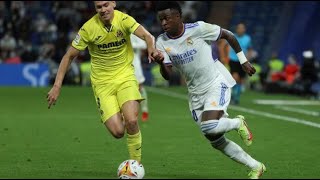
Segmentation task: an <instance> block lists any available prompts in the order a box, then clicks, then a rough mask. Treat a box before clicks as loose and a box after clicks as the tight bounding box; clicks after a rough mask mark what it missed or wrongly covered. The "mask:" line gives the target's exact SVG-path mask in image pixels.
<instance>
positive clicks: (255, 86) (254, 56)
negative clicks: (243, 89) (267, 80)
mask: <svg viewBox="0 0 320 180" xmlns="http://www.w3.org/2000/svg"><path fill="white" fill-rule="evenodd" d="M247 58H248V60H249V61H250V63H251V64H252V66H253V67H254V68H255V69H256V73H255V74H254V75H252V76H251V77H250V78H249V87H250V89H252V90H261V89H262V82H261V72H262V67H261V65H260V64H259V63H258V62H259V54H258V52H257V51H256V50H254V49H253V48H250V49H249V50H248V52H247Z"/></svg>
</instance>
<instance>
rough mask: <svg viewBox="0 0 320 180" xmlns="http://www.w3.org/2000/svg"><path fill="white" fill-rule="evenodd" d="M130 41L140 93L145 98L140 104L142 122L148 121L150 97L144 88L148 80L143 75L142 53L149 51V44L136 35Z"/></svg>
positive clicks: (132, 35)
mask: <svg viewBox="0 0 320 180" xmlns="http://www.w3.org/2000/svg"><path fill="white" fill-rule="evenodd" d="M130 39H131V44H132V48H133V52H134V58H133V66H134V72H135V75H136V78H137V80H138V82H139V91H140V93H141V96H142V98H144V100H143V101H141V103H140V106H141V111H142V114H141V120H142V121H147V120H148V118H149V111H148V95H147V91H146V89H145V88H144V86H143V83H144V81H145V80H146V78H145V77H144V75H143V71H142V66H141V52H142V51H143V50H145V49H147V43H146V42H145V41H144V40H142V39H140V38H139V37H137V36H136V35H134V34H131V36H130Z"/></svg>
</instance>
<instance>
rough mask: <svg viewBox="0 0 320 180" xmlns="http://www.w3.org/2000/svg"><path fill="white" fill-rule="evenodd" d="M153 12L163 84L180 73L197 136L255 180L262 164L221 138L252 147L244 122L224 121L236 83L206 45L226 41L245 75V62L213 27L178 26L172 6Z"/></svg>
mask: <svg viewBox="0 0 320 180" xmlns="http://www.w3.org/2000/svg"><path fill="white" fill-rule="evenodd" d="M156 10H157V15H158V18H159V22H160V23H161V26H162V28H163V30H164V33H163V34H161V35H160V36H159V37H158V38H157V40H156V48H157V49H158V50H160V51H161V52H162V56H161V57H159V56H158V58H155V61H156V62H157V63H159V64H160V67H161V68H160V71H161V74H162V76H163V77H164V78H165V79H167V80H168V79H169V78H170V73H171V72H172V66H175V67H176V68H177V69H178V70H179V71H180V72H181V74H182V75H183V76H184V78H185V80H186V83H187V88H188V94H189V107H190V111H191V113H192V115H193V117H194V119H195V121H196V122H197V124H198V125H199V126H200V129H201V131H202V133H203V135H204V136H205V137H206V138H207V139H208V140H209V141H210V143H211V145H212V147H213V148H215V149H217V150H219V151H221V152H222V153H223V154H225V155H226V156H228V157H230V158H231V159H233V160H234V161H236V162H239V163H241V164H243V165H245V166H247V167H249V168H250V169H251V171H250V173H249V174H248V176H249V178H251V179H257V178H259V177H260V176H261V175H262V174H263V172H264V171H266V167H265V165H264V164H263V163H261V162H259V161H257V160H255V159H253V158H252V157H251V156H250V155H249V154H247V153H246V152H245V151H244V150H243V149H242V148H241V147H240V146H239V145H237V144H236V143H234V142H233V141H231V140H229V139H227V138H226V137H225V135H224V134H225V133H227V132H229V131H231V130H236V131H237V132H238V133H239V135H240V137H241V139H242V140H243V141H244V143H245V144H246V145H247V146H249V145H251V143H252V134H251V132H250V130H249V128H248V127H247V124H246V122H245V119H244V117H243V116H241V115H238V116H237V117H235V118H228V114H227V107H228V105H229V103H230V98H231V88H232V87H233V86H234V85H235V84H236V82H235V80H234V79H233V78H232V76H231V74H230V73H229V71H228V70H227V69H226V68H225V67H224V65H223V64H222V63H221V62H220V61H219V60H218V59H213V58H212V56H211V47H210V45H211V42H212V41H217V40H218V39H220V38H223V39H226V40H227V41H228V43H229V44H230V45H231V47H232V48H233V49H234V50H235V52H236V53H237V56H238V58H239V60H240V63H241V65H242V68H243V70H244V71H245V72H246V73H248V74H249V75H250V76H251V75H252V74H254V73H255V69H254V67H253V66H252V65H251V64H250V63H249V61H248V60H247V59H246V57H245V55H244V53H243V51H242V49H241V47H240V45H239V42H238V41H237V40H236V38H235V37H234V34H233V33H232V32H230V31H228V30H226V29H223V28H221V27H219V26H218V25H214V24H209V23H205V22H203V21H198V22H195V23H187V24H185V23H183V21H182V17H181V16H182V12H181V7H180V5H179V4H178V3H177V2H174V1H170V2H163V1H161V2H159V3H158V4H157V7H156Z"/></svg>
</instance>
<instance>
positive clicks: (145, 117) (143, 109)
mask: <svg viewBox="0 0 320 180" xmlns="http://www.w3.org/2000/svg"><path fill="white" fill-rule="evenodd" d="M139 86H140V87H139V91H140V93H141V96H142V98H143V99H144V100H143V101H141V102H140V105H141V112H142V117H141V120H142V121H147V120H148V118H149V108H148V94H147V91H146V89H145V88H144V86H143V84H140V85H139Z"/></svg>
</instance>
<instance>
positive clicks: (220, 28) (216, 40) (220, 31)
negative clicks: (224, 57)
mask: <svg viewBox="0 0 320 180" xmlns="http://www.w3.org/2000/svg"><path fill="white" fill-rule="evenodd" d="M221 34H222V28H221V27H220V33H219V36H218V38H217V40H219V39H220V37H221ZM217 40H216V41H217Z"/></svg>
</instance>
